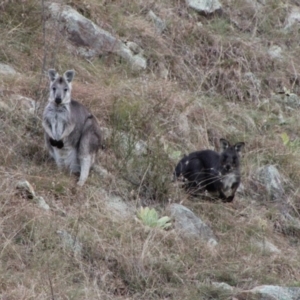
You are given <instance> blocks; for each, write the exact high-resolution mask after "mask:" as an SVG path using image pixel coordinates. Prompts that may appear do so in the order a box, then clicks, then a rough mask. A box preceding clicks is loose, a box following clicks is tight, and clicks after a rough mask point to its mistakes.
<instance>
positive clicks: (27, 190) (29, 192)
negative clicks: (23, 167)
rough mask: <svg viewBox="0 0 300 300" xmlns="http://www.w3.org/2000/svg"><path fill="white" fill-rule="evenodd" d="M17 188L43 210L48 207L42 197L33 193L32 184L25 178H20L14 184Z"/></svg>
mask: <svg viewBox="0 0 300 300" xmlns="http://www.w3.org/2000/svg"><path fill="white" fill-rule="evenodd" d="M16 188H17V190H18V191H19V192H20V193H21V194H23V195H24V196H25V197H26V198H27V199H30V200H33V201H34V202H35V203H37V204H38V206H39V207H40V208H42V209H44V210H49V209H50V207H49V205H48V204H47V203H46V201H45V200H44V198H43V197H41V196H37V195H36V194H35V191H34V188H33V186H32V185H31V184H30V183H29V182H28V181H27V180H21V181H19V182H17V184H16Z"/></svg>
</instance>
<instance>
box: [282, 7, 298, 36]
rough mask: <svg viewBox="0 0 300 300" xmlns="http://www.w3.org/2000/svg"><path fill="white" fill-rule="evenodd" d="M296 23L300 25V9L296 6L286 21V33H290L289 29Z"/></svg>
mask: <svg viewBox="0 0 300 300" xmlns="http://www.w3.org/2000/svg"><path fill="white" fill-rule="evenodd" d="M296 23H300V8H299V7H296V6H294V7H293V8H292V10H291V12H290V13H289V15H288V16H287V17H286V19H285V26H284V31H285V32H288V31H289V29H290V28H291V27H292V26H293V25H294V24H296Z"/></svg>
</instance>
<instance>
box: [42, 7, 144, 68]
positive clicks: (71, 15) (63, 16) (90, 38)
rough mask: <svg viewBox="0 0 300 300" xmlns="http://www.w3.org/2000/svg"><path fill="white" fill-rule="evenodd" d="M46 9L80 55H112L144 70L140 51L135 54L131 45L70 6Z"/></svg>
mask: <svg viewBox="0 0 300 300" xmlns="http://www.w3.org/2000/svg"><path fill="white" fill-rule="evenodd" d="M47 9H48V12H49V15H50V17H51V18H52V20H55V21H57V22H58V23H59V30H60V32H62V33H63V34H66V35H67V38H68V40H69V41H70V42H72V44H74V45H76V46H77V47H78V52H79V53H80V54H82V55H87V56H89V57H95V56H99V55H103V54H108V53H114V54H117V55H119V56H121V57H122V58H124V59H125V60H126V61H128V62H129V63H130V64H131V65H132V67H133V69H136V70H141V69H146V67H147V60H146V58H145V57H143V55H142V51H139V52H138V53H137V52H136V51H135V50H134V49H133V47H132V43H127V44H125V43H123V42H122V41H121V40H119V39H117V38H115V37H114V36H112V35H111V34H110V33H109V32H107V31H105V30H103V29H101V28H100V27H99V26H97V25H96V24H95V23H93V22H92V21H91V20H89V19H87V18H85V17H84V16H83V15H81V14H80V13H78V12H77V11H76V10H75V9H73V8H72V7H71V6H68V5H62V4H59V3H48V4H47ZM135 48H136V47H135Z"/></svg>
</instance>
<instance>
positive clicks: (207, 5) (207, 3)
mask: <svg viewBox="0 0 300 300" xmlns="http://www.w3.org/2000/svg"><path fill="white" fill-rule="evenodd" d="M186 2H187V5H188V6H189V7H190V8H193V9H195V10H196V11H198V12H200V13H205V14H211V13H214V12H216V11H219V10H221V9H222V5H221V3H220V2H219V1H218V0H186Z"/></svg>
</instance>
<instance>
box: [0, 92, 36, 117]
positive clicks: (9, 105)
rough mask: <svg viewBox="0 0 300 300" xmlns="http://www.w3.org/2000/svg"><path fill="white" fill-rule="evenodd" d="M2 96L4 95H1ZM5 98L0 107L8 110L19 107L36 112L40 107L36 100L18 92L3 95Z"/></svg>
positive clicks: (29, 111)
mask: <svg viewBox="0 0 300 300" xmlns="http://www.w3.org/2000/svg"><path fill="white" fill-rule="evenodd" d="M0 98H2V97H1V96H0ZM3 99H4V101H0V107H1V108H2V109H4V110H6V111H16V109H19V110H21V111H22V112H24V113H29V114H34V113H35V111H36V110H37V109H38V107H39V105H38V103H37V102H36V101H35V100H33V99H31V98H28V97H24V96H22V95H18V94H13V95H10V96H9V97H3Z"/></svg>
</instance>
